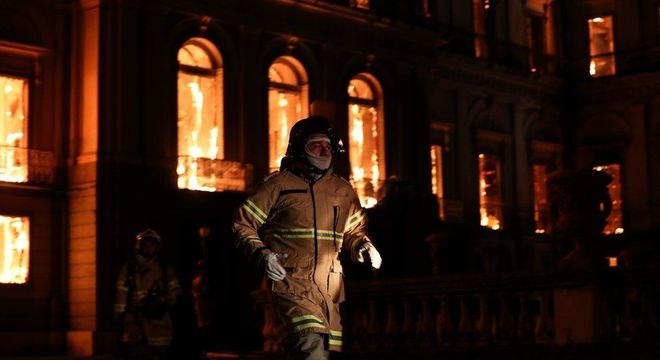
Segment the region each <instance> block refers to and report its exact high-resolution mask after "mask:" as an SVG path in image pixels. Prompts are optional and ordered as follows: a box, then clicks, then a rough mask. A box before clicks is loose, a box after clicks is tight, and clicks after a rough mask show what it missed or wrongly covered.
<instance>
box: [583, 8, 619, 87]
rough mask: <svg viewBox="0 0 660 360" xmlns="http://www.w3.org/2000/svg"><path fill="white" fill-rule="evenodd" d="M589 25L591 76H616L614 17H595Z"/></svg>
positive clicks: (590, 20)
mask: <svg viewBox="0 0 660 360" xmlns="http://www.w3.org/2000/svg"><path fill="white" fill-rule="evenodd" d="M588 23H589V55H590V61H589V75H591V76H592V77H599V76H607V75H614V74H616V62H615V58H614V31H613V22H612V16H604V17H595V18H591V19H589V21H588Z"/></svg>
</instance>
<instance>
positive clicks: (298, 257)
mask: <svg viewBox="0 0 660 360" xmlns="http://www.w3.org/2000/svg"><path fill="white" fill-rule="evenodd" d="M288 254H289V256H288V257H287V258H285V259H282V260H281V262H282V266H283V267H284V269H285V270H286V277H285V278H284V279H283V280H282V281H273V285H272V290H273V292H274V293H278V294H294V295H299V296H305V293H309V291H310V290H311V288H312V281H311V279H310V276H311V273H312V258H311V257H310V256H308V255H302V254H295V253H288Z"/></svg>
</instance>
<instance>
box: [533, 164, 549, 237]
mask: <svg viewBox="0 0 660 360" xmlns="http://www.w3.org/2000/svg"><path fill="white" fill-rule="evenodd" d="M532 171H533V182H534V189H533V190H534V228H535V229H534V232H535V233H537V234H545V233H548V232H549V231H550V227H551V223H552V220H551V219H550V206H549V204H548V185H547V180H548V166H547V165H540V164H535V165H534V166H533V167H532Z"/></svg>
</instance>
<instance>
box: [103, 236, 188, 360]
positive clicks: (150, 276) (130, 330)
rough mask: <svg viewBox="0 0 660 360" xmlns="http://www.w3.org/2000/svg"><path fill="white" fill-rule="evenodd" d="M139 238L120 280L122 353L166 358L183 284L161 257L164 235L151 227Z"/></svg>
mask: <svg viewBox="0 0 660 360" xmlns="http://www.w3.org/2000/svg"><path fill="white" fill-rule="evenodd" d="M135 241H136V244H135V258H134V259H131V260H130V261H128V262H127V263H126V264H124V266H123V267H122V269H121V272H120V274H119V278H118V280H117V294H116V299H115V317H116V318H117V320H118V321H119V323H120V327H121V349H120V351H121V353H122V354H121V356H122V358H124V357H126V358H129V359H165V358H166V355H167V354H166V352H167V349H168V348H169V346H170V343H171V341H172V333H173V326H172V319H171V317H170V309H171V307H172V305H174V303H175V301H176V299H177V297H178V296H179V295H181V287H180V285H179V281H178V279H177V277H176V275H175V273H174V269H173V268H172V267H171V266H168V265H167V264H165V263H164V262H163V261H162V259H160V256H159V251H160V242H161V240H160V235H158V233H157V232H156V231H154V230H152V229H147V230H145V231H142V232H141V233H139V234H138V235H137V236H136V238H135Z"/></svg>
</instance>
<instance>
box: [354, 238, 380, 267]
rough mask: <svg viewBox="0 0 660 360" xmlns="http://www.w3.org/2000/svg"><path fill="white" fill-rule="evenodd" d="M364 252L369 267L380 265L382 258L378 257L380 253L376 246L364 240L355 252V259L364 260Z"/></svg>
mask: <svg viewBox="0 0 660 360" xmlns="http://www.w3.org/2000/svg"><path fill="white" fill-rule="evenodd" d="M364 253H367V257H368V258H369V262H370V263H371V267H372V268H374V269H380V265H381V264H382V263H383V259H382V258H381V257H380V253H379V252H378V250H376V247H375V246H374V245H373V244H372V243H371V242H366V243H364V244H363V245H362V246H360V249H359V250H358V254H357V261H358V262H364Z"/></svg>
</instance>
